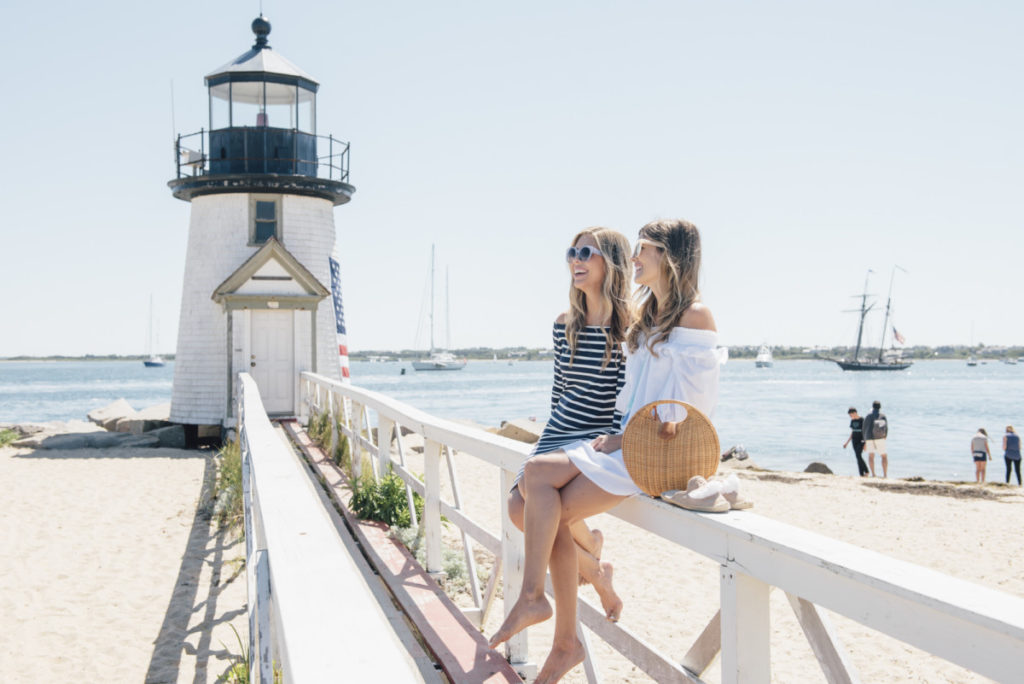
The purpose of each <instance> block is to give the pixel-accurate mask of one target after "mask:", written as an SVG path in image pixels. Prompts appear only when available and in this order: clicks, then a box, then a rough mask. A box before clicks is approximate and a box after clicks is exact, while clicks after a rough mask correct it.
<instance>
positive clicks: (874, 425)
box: [863, 399, 889, 477]
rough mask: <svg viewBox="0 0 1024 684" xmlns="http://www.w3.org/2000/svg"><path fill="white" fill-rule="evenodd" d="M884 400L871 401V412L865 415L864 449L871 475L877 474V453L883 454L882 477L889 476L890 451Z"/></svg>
mask: <svg viewBox="0 0 1024 684" xmlns="http://www.w3.org/2000/svg"><path fill="white" fill-rule="evenodd" d="M881 409H882V402H880V401H878V400H877V399H876V400H875V401H874V402H872V403H871V413H869V414H868V415H866V416H864V428H863V429H864V440H865V441H864V449H865V450H866V451H867V452H868V466H869V467H870V468H871V477H874V476H875V454H880V455H881V456H882V477H889V452H888V451H886V447H885V440H886V438H888V436H889V419H888V418H886V417H885V414H884V413H882V410H881Z"/></svg>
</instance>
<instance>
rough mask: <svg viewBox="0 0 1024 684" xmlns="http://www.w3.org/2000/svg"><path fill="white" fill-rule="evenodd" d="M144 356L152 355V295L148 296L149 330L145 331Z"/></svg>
mask: <svg viewBox="0 0 1024 684" xmlns="http://www.w3.org/2000/svg"><path fill="white" fill-rule="evenodd" d="M146 354H147V355H149V356H152V355H153V295H152V294H151V295H149V330H147V331H146Z"/></svg>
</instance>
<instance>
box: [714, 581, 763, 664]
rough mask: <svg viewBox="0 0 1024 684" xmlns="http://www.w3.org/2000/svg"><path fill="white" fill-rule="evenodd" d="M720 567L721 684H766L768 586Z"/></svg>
mask: <svg viewBox="0 0 1024 684" xmlns="http://www.w3.org/2000/svg"><path fill="white" fill-rule="evenodd" d="M721 567H722V572H721V576H722V585H721V586H722V684H768V682H769V681H770V680H771V652H770V650H769V643H770V642H769V637H770V636H771V621H770V619H769V615H768V595H769V593H770V589H771V587H770V586H769V585H767V584H765V583H764V582H762V581H760V580H758V579H754V578H753V577H751V576H750V575H745V574H743V573H742V572H738V571H737V570H735V569H733V568H731V567H728V566H725V565H723V566H721Z"/></svg>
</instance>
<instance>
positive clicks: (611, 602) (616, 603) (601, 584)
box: [594, 561, 622, 622]
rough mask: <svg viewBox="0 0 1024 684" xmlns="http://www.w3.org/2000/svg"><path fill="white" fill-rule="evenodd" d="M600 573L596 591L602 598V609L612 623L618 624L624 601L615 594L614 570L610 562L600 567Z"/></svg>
mask: <svg viewBox="0 0 1024 684" xmlns="http://www.w3.org/2000/svg"><path fill="white" fill-rule="evenodd" d="M598 567H599V568H600V572H599V573H598V575H597V577H596V578H595V579H594V590H595V591H597V595H598V596H599V597H600V598H601V607H602V608H604V616H605V617H606V618H608V619H609V620H611V621H612V622H618V621H619V616H620V615H622V599H620V598H619V595H618V594H616V593H615V589H614V588H613V587H612V573H613V572H614V568H612V564H611V563H609V562H608V561H604V562H602V563H600V564H599V565H598Z"/></svg>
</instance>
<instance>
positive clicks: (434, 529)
mask: <svg viewBox="0 0 1024 684" xmlns="http://www.w3.org/2000/svg"><path fill="white" fill-rule="evenodd" d="M423 470H424V473H423V475H424V480H426V488H427V495H426V496H425V497H424V499H423V541H424V542H425V543H426V546H427V572H432V573H433V572H441V444H440V443H439V442H435V441H434V440H431V439H428V440H427V442H426V444H424V446H423Z"/></svg>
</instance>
